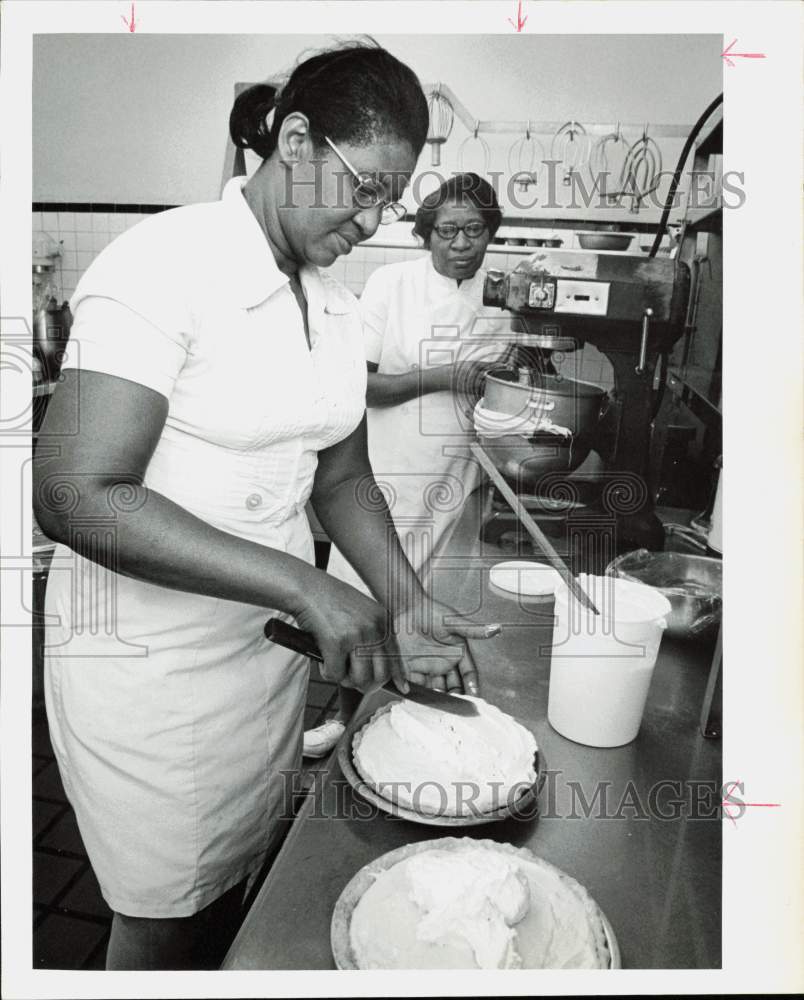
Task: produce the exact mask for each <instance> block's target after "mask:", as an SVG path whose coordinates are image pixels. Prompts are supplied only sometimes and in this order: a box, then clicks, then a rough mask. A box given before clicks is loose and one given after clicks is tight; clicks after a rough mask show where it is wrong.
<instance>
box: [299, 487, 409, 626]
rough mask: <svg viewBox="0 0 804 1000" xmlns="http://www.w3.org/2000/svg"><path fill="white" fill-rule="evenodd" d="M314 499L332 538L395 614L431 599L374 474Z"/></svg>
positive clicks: (377, 595) (332, 489)
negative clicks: (402, 540) (411, 561)
mask: <svg viewBox="0 0 804 1000" xmlns="http://www.w3.org/2000/svg"><path fill="white" fill-rule="evenodd" d="M311 499H312V502H313V508H314V510H315V513H316V516H317V517H318V519H319V521H320V522H321V526H322V527H323V528H324V530H325V531H326V533H327V535H328V536H329V537H330V538H331V539H332V541H333V542H335V544H336V545H337V546H338V548H339V549H340V550H341V552H342V553H343V555H344V556H345V557H346V559H347V560H348V561H349V562H350V563H351V565H352V566H353V567H354V568H355V570H356V571H357V572H358V574H359V575H360V576H361V577H362V578H363V580H364V581H365V583H366V584H367V586H368V587H369V589H370V590H371V592H372V594H373V595H374V596H375V597H376V599H377V600H378V601H379V602H380V603H381V604H383V605H384V606H385V607H386V608H388V610H389V611H391V612H392V613H394V614H396V613H397V612H400V611H402V610H404V609H405V608H408V607H410V606H411V605H412V604H413V603H414V601H416V600H421V599H422V598H423V597H425V596H426V595H425V591H424V588H423V587H422V585H421V583H420V582H419V578H418V576H417V575H416V571H415V570H414V569H413V567H412V566H411V564H410V562H409V561H408V559H407V557H406V556H405V553H404V551H403V550H402V546H401V545H400V543H399V537H398V535H397V532H396V528H395V527H394V522H393V520H392V519H391V514H390V511H389V510H388V507H387V506H386V504H385V500H384V499H383V497H382V494H381V493H380V490H379V487H378V486H377V484H376V482H375V481H374V479H373V477H372V476H371V475H363V476H359V477H356V478H352V479H347V480H344V481H343V482H340V483H338V484H337V485H335V486H333V487H332V488H329V489H327V490H326V491H320V492H318V493H317V492H316V491H313V496H312V498H311Z"/></svg>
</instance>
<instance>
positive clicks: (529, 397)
mask: <svg viewBox="0 0 804 1000" xmlns="http://www.w3.org/2000/svg"><path fill="white" fill-rule="evenodd" d="M520 371H522V369H520ZM525 377H526V380H527V381H526V382H525V383H522V382H519V375H518V373H517V372H516V371H514V370H512V369H510V368H494V369H491V371H489V372H487V374H486V381H485V388H484V393H483V394H484V398H485V405H486V407H487V409H489V410H496V411H497V412H498V413H510V414H512V415H515V416H526V415H530V414H533V413H535V414H538V415H539V416H544V417H548V418H549V419H550V420H551V421H552V422H553V423H554V424H557V425H558V426H559V427H567V428H568V429H569V430H570V431H571V432H572V434H573V435H578V434H589V433H591V432H592V431H593V430H594V429H595V427H597V424H598V421H599V420H600V418H601V417H602V415H603V414H604V413H605V410H606V407H607V405H608V393H607V392H606V390H605V389H603V388H601V387H600V386H599V385H593V384H592V383H591V382H578V381H576V380H574V379H568V378H562V377H561V376H559V375H545V374H543V373H542V372H537V371H527V372H526V373H525Z"/></svg>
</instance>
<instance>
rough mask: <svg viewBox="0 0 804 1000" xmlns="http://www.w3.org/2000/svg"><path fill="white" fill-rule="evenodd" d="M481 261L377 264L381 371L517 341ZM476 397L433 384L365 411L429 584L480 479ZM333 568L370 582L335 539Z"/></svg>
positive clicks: (490, 354) (409, 542)
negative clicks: (486, 299) (488, 293)
mask: <svg viewBox="0 0 804 1000" xmlns="http://www.w3.org/2000/svg"><path fill="white" fill-rule="evenodd" d="M484 279H485V272H484V271H483V270H482V269H481V270H479V271H477V272H476V274H475V275H474V277H473V278H471V279H469V280H467V281H463V282H462V283H461V284H460V286H459V285H458V283H457V281H455V280H453V279H451V278H445V277H444V276H443V275H441V274H439V273H438V272H437V271H436V270H435V268H434V267H433V264H432V258H431V256H430V254H429V253H428V254H426V255H424V256H423V257H420V258H417V259H416V260H413V261H406V262H404V263H402V264H391V265H388V266H386V267H383V268H380V269H378V270H377V271H375V272H374V273H373V274H372V275H371V276H370V278H369V280H368V282H367V283H366V287H365V289H364V291H363V295H362V296H361V299H360V309H361V315H362V316H363V332H364V337H365V340H366V358H367V360H368V361H370V362H374V363H376V364H377V365H378V369H377V370H378V372H379V373H381V374H394V375H398V374H403V373H405V372H408V371H410V370H412V369H418V368H421V369H425V368H433V367H436V366H438V365H444V364H454V363H456V362H463V361H484V362H488V361H495V360H497V359H498V358H499V357H500V356H501V355H502V354H503V353H504V351H505V349H506V347H507V345H508V344H509V343H510V341H511V332H510V317H509V315H508V314H507V313H503V312H502V311H501V310H499V309H495V308H492V307H487V306H484V305H483V282H484ZM473 404H474V400H468V399H467V398H466V397H461V396H460V395H456V394H455V393H452V392H434V393H429V394H427V395H425V396H421V397H418V398H416V399H411V400H409V401H408V402H406V403H402V404H400V405H398V406H388V407H370V408H369V409H368V410H367V414H366V415H367V419H368V444H369V457H370V459H371V467H372V469H373V471H374V476H375V478H376V479H377V482H378V484H379V485H380V487H381V489H382V490H383V493H384V494H385V496H386V500H387V502H388V506H389V508H390V510H391V516H392V517H393V520H394V525H395V527H396V530H397V534H398V535H399V539H400V542H401V543H402V547H403V548H404V550H405V552H406V555H407V557H408V559H409V560H410V562H411V564H412V565H413V567H414V569H415V570H416V571H417V573H419V574H420V575H422V576H423V580H424V582H425V584H426V583H427V578H428V574H429V571H430V568H431V559H432V558H433V556H434V555H436V554H437V553H438V552H440V551H443V549H444V548H445V546H446V544H447V542H448V541H449V538H450V536H451V534H452V532H453V530H454V528H455V526H456V524H457V523H458V520H459V518H460V514H461V511H462V510H463V506H464V503H465V501H466V499H467V498H468V497H469V495H470V494H471V493H472V491H473V490H474V489H476V487H477V486H478V485H479V483H480V481H481V470H480V467H479V466H478V464H477V462H476V461H475V460H474V459H473V458H472V457H471V455H470V453H469V444H470V443H471V442H472V441H473V440H474V439H475V436H474V431H473V429H472V428H473V425H472V419H471V413H472V406H473ZM327 572H329V573H331V574H332V575H333V576H336V577H338V579H341V580H345V581H346V582H348V583H351V584H352V585H353V586H356V587H359V589H361V590H363V591H364V592H368V588H367V587H366V586H365V584H364V583H363V582H362V580H361V579H360V577H359V576H358V574H357V573H356V572H355V570H354V569H353V568H352V566H351V565H350V564H349V563H348V562H347V561H346V559H345V558H344V556H343V555H342V554H341V552H340V551H339V550H338V549H337V548H335V547H334V546H333V548H332V552H331V554H330V561H329V564H328V566H327Z"/></svg>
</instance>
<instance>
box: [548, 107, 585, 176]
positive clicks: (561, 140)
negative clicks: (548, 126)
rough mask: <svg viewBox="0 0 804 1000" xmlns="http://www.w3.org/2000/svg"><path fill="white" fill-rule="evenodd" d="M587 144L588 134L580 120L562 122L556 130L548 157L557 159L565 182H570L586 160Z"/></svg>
mask: <svg viewBox="0 0 804 1000" xmlns="http://www.w3.org/2000/svg"><path fill="white" fill-rule="evenodd" d="M589 146H590V142H589V136H588V135H587V134H586V129H585V128H584V127H583V125H581V124H580V122H576V121H569V122H564V124H563V125H562V126H561V127H560V128H559V129H558V130H557V131H556V134H555V135H554V136H553V141H552V142H551V143H550V159H551V160H558V162H559V163H560V164H561V166H562V167H563V168H564V183H565V184H571V183H572V178H573V175H574V174H577V173H579V172H580V170H581V167H583V166H584V164H585V163H587V162H588V160H589V152H590V149H589ZM558 154H560V155H558Z"/></svg>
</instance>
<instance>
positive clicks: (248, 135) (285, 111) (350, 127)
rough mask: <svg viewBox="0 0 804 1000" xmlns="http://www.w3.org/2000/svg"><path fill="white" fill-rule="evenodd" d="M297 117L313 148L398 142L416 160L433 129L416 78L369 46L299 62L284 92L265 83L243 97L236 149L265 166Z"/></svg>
mask: <svg viewBox="0 0 804 1000" xmlns="http://www.w3.org/2000/svg"><path fill="white" fill-rule="evenodd" d="M271 110H274V117H273V121H272V123H271V124H270V127H268V126H266V120H265V119H266V115H268V113H269V112H270V111H271ZM294 111H296V112H300V113H302V114H304V115H306V117H307V119H308V121H309V122H310V129H311V134H312V138H313V141H314V143H315V145H316V147H319V146H321V145H323V143H324V136H325V135H327V136H329V137H330V138H331V139H332V140H333V142H344V143H349V144H351V145H355V146H366V145H369V144H370V143H372V142H376V141H378V140H380V139H382V138H383V137H386V136H394V137H395V138H397V139H401V140H404V141H405V142H407V143H409V145H410V147H411V149H412V150H413V152H414V154H415V155H417V156H418V154H419V152H420V151H421V148H422V146H423V145H424V140H425V138H426V136H427V128H428V124H429V114H428V110H427V101H426V99H425V96H424V93H423V91H422V88H421V84H420V83H419V81H418V79H417V77H416V74H415V73H414V72H413V71H412V70H411V69H410V68H409V67H408V66H406V65H405V64H404V63H402V62H400V61H399V60H398V59H397V58H396V57H395V56H392V55H391V53H390V52H388V51H386V50H385V49H383V48H382V47H381V46H379V45H377V43H376V42H374V41H373V40H371V39H369V40H367V41H361V42H351V43H348V44H346V45H343V46H339V47H337V48H332V49H327V50H326V51H323V52H319V53H317V54H316V55H314V56H311V57H310V58H309V59H305V60H304V61H303V62H299V63H298V64H297V65H296V67H295V69H294V70H293V72H292V73H291V74H290V77H289V78H288V80H287V82H286V83H285V85H284V86H283V87H282V89H281V90H279V91H277V90H275V88H274V87H271V86H270V85H268V84H264V83H260V84H257V85H256V86H254V87H249V89H248V90H245V91H243V93H242V94H239V95H238V97H237V98H236V99H235V102H234V106H233V107H232V111H231V114H230V115H229V134H230V135H231V137H232V141H233V142H234V144H235V145H236V146H238V147H240V148H241V149H251V150H253V151H254V152H255V153H256V154H257V155H258V156H260V157H262V159H264V160H266V159H268V157H269V156H271V154H272V153H273V152H274V150H275V149H276V144H277V140H278V137H279V130H280V128H281V126H282V122H283V121H284V120H285V118H286V117H287V115H289V114H290V113H291V112H294Z"/></svg>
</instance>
